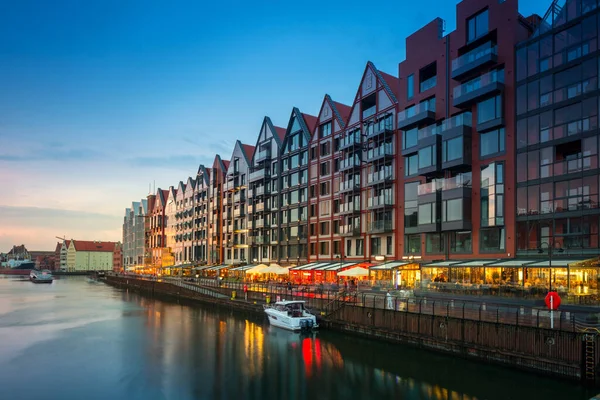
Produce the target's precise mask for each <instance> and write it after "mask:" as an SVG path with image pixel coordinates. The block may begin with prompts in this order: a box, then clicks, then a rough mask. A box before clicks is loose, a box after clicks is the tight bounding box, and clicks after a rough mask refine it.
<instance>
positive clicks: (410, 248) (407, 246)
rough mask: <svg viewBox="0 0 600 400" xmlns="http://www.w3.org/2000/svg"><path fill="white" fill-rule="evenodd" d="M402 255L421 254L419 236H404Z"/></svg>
mask: <svg viewBox="0 0 600 400" xmlns="http://www.w3.org/2000/svg"><path fill="white" fill-rule="evenodd" d="M404 254H421V235H419V234H417V235H405V236H404Z"/></svg>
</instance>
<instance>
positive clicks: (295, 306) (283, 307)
mask: <svg viewBox="0 0 600 400" xmlns="http://www.w3.org/2000/svg"><path fill="white" fill-rule="evenodd" d="M275 308H276V309H277V311H281V312H285V313H287V315H288V316H289V317H292V318H294V317H302V316H303V313H304V301H280V302H278V303H276V304H275Z"/></svg>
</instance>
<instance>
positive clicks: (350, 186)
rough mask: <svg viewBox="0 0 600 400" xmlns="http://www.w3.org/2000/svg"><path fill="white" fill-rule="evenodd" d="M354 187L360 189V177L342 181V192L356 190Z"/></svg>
mask: <svg viewBox="0 0 600 400" xmlns="http://www.w3.org/2000/svg"><path fill="white" fill-rule="evenodd" d="M354 189H360V179H355V180H351V181H341V182H340V192H344V191H346V190H354Z"/></svg>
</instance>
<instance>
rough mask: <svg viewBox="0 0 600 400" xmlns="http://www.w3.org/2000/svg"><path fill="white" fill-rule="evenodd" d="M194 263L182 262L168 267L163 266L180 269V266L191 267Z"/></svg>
mask: <svg viewBox="0 0 600 400" xmlns="http://www.w3.org/2000/svg"><path fill="white" fill-rule="evenodd" d="M193 265H194V264H180V265H170V266H168V267H163V268H174V269H180V268H191V267H192V266H193Z"/></svg>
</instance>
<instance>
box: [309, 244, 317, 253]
mask: <svg viewBox="0 0 600 400" xmlns="http://www.w3.org/2000/svg"><path fill="white" fill-rule="evenodd" d="M315 245H316V243H311V244H310V246H309V251H310V254H311V255H313V254H316V252H315Z"/></svg>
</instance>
